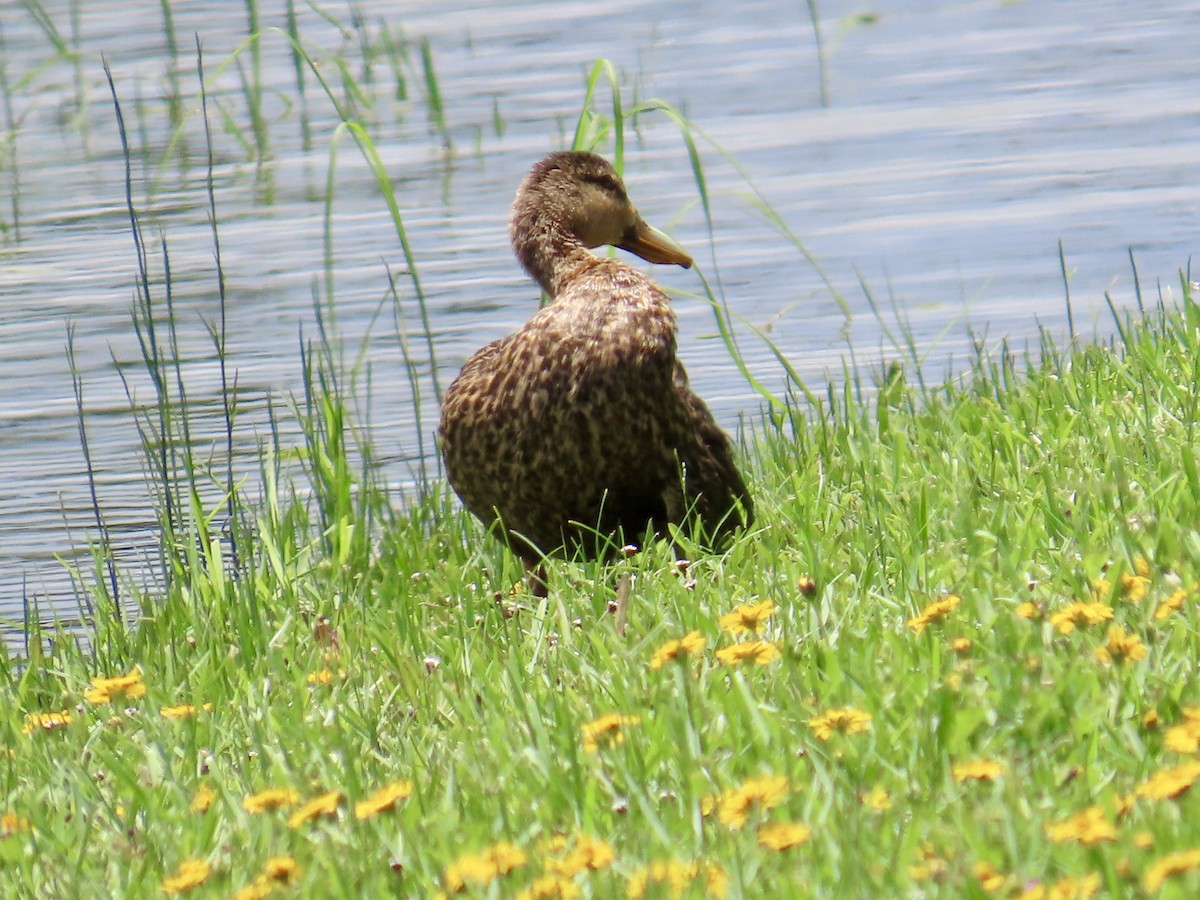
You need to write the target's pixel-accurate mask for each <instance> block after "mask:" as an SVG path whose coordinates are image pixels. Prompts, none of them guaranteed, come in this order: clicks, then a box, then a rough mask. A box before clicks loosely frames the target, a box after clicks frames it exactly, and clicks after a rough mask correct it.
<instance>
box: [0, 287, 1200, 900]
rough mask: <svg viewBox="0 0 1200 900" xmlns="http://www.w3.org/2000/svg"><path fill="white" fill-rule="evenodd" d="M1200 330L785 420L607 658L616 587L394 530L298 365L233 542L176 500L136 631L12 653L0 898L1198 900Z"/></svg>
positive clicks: (669, 566) (334, 398) (438, 505)
mask: <svg viewBox="0 0 1200 900" xmlns="http://www.w3.org/2000/svg"><path fill="white" fill-rule="evenodd" d="M1198 327H1200V308H1197V307H1196V306H1195V305H1194V304H1193V302H1192V300H1191V299H1190V298H1188V299H1187V300H1186V301H1185V304H1184V307H1183V309H1182V310H1181V311H1179V312H1162V311H1154V312H1151V313H1149V314H1148V316H1147V318H1146V319H1145V320H1141V321H1131V322H1128V323H1127V324H1126V326H1125V328H1124V331H1123V333H1122V338H1121V340H1120V341H1119V342H1118V343H1117V344H1116V345H1115V346H1110V347H1100V346H1096V347H1088V348H1084V349H1079V350H1077V351H1075V352H1071V353H1066V352H1061V351H1060V350H1059V349H1056V348H1055V347H1054V346H1052V345H1051V344H1049V343H1046V344H1045V345H1044V346H1043V347H1042V348H1041V353H1040V360H1039V361H1038V362H1037V363H1033V362H1031V361H1029V360H1020V359H1017V360H1014V359H1012V358H1010V357H996V358H991V357H987V356H984V355H983V354H981V356H980V359H979V360H977V362H976V364H975V365H974V367H973V369H972V370H971V371H970V372H969V373H968V374H967V375H965V376H964V377H963V378H962V379H960V380H958V381H956V382H955V383H953V384H949V385H946V386H945V387H942V388H938V389H931V390H928V391H925V392H917V391H914V390H909V389H905V388H903V387H902V386H900V385H899V384H896V385H894V386H892V387H890V388H888V389H887V390H885V391H884V393H883V394H882V398H881V401H880V404H879V406H878V409H868V408H867V407H866V406H864V405H863V404H861V403H860V402H859V401H858V400H856V399H855V391H854V386H853V385H852V384H851V385H847V386H846V388H845V390H844V391H842V392H840V393H832V394H831V395H830V397H829V398H827V400H826V403H825V407H824V408H823V409H820V410H815V409H813V408H811V407H808V406H805V407H799V406H797V407H794V408H792V409H791V411H790V412H791V416H790V417H784V418H783V419H781V420H780V423H779V425H778V427H777V428H774V429H768V431H767V432H766V433H763V434H761V435H760V436H759V437H758V439H757V441H756V442H755V443H754V445H753V447H752V448H751V456H752V459H751V461H750V470H751V472H752V481H753V486H754V490H755V493H756V498H757V506H758V510H759V517H758V521H759V524H758V525H757V527H756V530H755V531H754V532H753V533H752V534H749V535H745V536H744V537H742V538H741V539H740V540H739V541H738V542H737V544H736V545H735V546H734V547H733V548H732V549H731V550H730V551H729V552H728V553H727V554H726V555H725V556H724V557H721V558H696V559H694V560H693V561H692V562H691V564H690V565H688V566H686V568H685V567H683V566H680V565H678V564H677V563H676V562H675V560H674V558H673V557H672V556H671V554H670V552H669V550H668V548H667V547H665V546H659V547H654V548H651V549H650V550H648V551H647V552H645V553H643V554H642V555H640V556H638V557H635V558H633V559H630V560H628V561H627V562H626V563H623V564H622V565H624V566H627V567H629V569H630V570H632V571H633V572H634V573H635V574H636V575H637V579H636V586H635V589H634V593H633V600H632V603H631V606H630V609H629V625H628V629H627V632H626V634H625V635H624V636H620V635H618V634H617V632H616V630H615V629H614V627H613V621H612V617H611V616H610V615H609V613H608V612H607V608H608V604H609V601H610V598H611V596H612V593H613V592H612V585H613V581H614V577H615V574H616V570H614V569H611V568H610V569H605V568H601V567H595V566H568V565H564V566H561V567H559V568H558V569H556V571H555V572H554V577H555V587H554V589H553V590H552V591H551V595H550V597H549V598H548V599H547V600H545V601H537V600H534V599H533V598H531V597H530V596H528V595H527V594H524V593H522V592H520V591H517V592H513V591H512V589H511V588H512V585H513V582H514V581H515V580H516V579H517V577H518V575H519V571H518V567H517V566H516V565H515V564H514V562H513V561H512V560H511V559H510V558H509V557H508V556H507V555H506V554H505V553H504V552H503V551H501V550H500V549H499V548H498V547H497V546H496V545H494V544H493V543H492V542H490V541H489V540H487V539H485V537H484V535H483V534H482V533H481V531H480V529H479V528H478V527H477V526H476V524H475V523H474V522H472V521H469V520H468V519H467V518H466V517H465V516H464V515H463V514H462V513H461V511H459V510H458V508H457V507H456V506H455V505H454V504H452V503H451V502H450V501H449V499H448V498H447V497H445V496H444V495H436V494H435V495H434V496H432V497H429V498H426V499H425V500H423V501H421V502H420V503H417V504H415V505H413V506H411V507H407V508H403V509H398V508H397V507H396V506H395V504H394V498H392V497H389V496H388V495H387V493H386V492H385V491H384V490H383V488H382V487H381V486H380V485H379V484H377V483H375V481H374V480H373V478H372V476H371V474H370V473H371V471H372V470H371V468H370V466H369V464H368V463H365V462H363V461H362V460H363V459H364V458H366V459H368V460H369V457H370V454H369V452H365V453H364V452H362V448H358V449H355V448H356V444H355V441H354V433H353V431H352V430H351V429H350V424H349V421H348V418H347V417H346V416H345V415H344V411H345V408H346V405H347V403H348V398H346V397H344V396H340V395H339V393H338V384H339V382H338V381H337V380H336V379H333V378H332V377H320V375H321V372H322V370H321V368H320V361H319V359H318V360H315V361H313V362H312V365H313V366H314V377H313V378H312V380H311V383H312V384H313V385H314V390H313V393H312V395H311V396H310V397H309V398H307V404H304V403H302V404H301V405H300V407H299V408H298V409H297V410H296V414H297V415H298V416H300V417H301V419H302V421H303V423H304V426H305V433H306V435H307V438H306V440H305V442H304V444H303V446H299V447H293V448H275V449H271V448H266V449H265V450H264V468H263V477H262V484H263V485H264V488H263V490H262V493H261V495H260V496H257V497H255V498H242V499H241V500H240V501H239V505H238V510H239V511H238V513H237V515H235V516H234V517H233V519H232V520H231V521H230V522H224V523H223V521H222V517H223V514H224V511H225V510H227V509H228V506H227V502H226V498H224V497H219V498H218V500H217V501H215V502H211V503H207V504H206V501H204V500H203V499H202V495H203V491H200V490H195V489H190V490H186V491H184V492H183V495H182V496H183V500H184V502H183V503H182V507H183V508H182V509H180V510H177V513H176V518H175V523H176V525H175V528H174V530H173V532H172V533H171V534H170V543H169V545H168V546H165V548H164V565H165V566H166V575H167V579H166V580H167V582H168V588H167V591H166V596H165V597H164V598H154V599H149V598H147V599H146V600H145V601H144V602H143V607H142V610H141V620H140V622H139V623H138V624H137V625H136V626H135V627H129V626H127V625H125V624H122V623H121V622H119V621H117V619H116V618H115V617H114V616H112V615H111V614H108V615H107V616H106V611H105V607H104V604H103V603H99V604H98V606H97V610H96V614H97V617H98V620H97V626H96V633H95V636H94V641H93V647H92V649H91V651H87V652H85V651H84V650H81V649H78V648H76V646H75V645H74V643H73V642H72V641H70V640H64V639H59V640H56V641H53V642H51V643H50V649H49V650H48V651H46V652H35V653H34V654H33V655H32V657H31V659H30V660H29V661H28V664H27V665H24V666H20V667H18V666H17V665H16V664H15V663H13V662H11V661H6V662H5V663H4V667H5V678H4V680H3V687H0V690H2V691H3V693H4V702H3V709H4V712H3V713H2V714H0V734H2V737H0V742H2V747H3V748H4V749H3V750H0V777H2V778H3V784H4V793H5V805H4V808H3V810H0V812H2V813H3V814H4V820H3V829H2V830H0V834H3V835H4V837H3V838H2V839H0V886H2V887H3V891H4V893H5V895H6V896H35V895H36V896H78V897H92V896H95V897H106V896H124V895H153V894H157V893H158V892H160V890H162V889H164V888H166V889H187V886H188V885H189V884H191V883H193V882H194V883H196V885H197V886H196V887H194V888H191V891H192V892H193V894H194V895H196V896H223V895H232V894H233V893H234V892H235V891H238V890H240V889H243V888H252V889H255V890H257V891H259V893H260V895H261V894H262V893H263V892H267V891H269V890H278V891H280V892H285V891H286V892H291V893H293V894H295V895H301V896H322V897H328V896H347V897H361V896H381V895H387V894H389V893H395V894H398V895H402V896H430V895H433V894H434V893H436V892H438V891H442V892H447V893H453V892H454V891H455V890H458V889H460V888H461V889H462V890H464V891H465V892H466V893H467V894H468V895H473V896H485V895H486V896H531V895H532V896H576V895H578V892H582V894H583V895H584V896H597V897H600V896H614V895H621V894H628V895H630V896H640V895H642V893H643V892H644V893H645V895H646V896H670V895H675V892H676V889H677V888H678V889H682V890H683V892H684V893H685V894H686V895H696V896H701V895H705V894H711V895H721V894H725V895H727V896H742V895H747V896H768V895H769V896H810V895H817V896H901V895H912V894H917V895H943V896H982V895H985V894H990V895H996V896H1005V897H1007V896H1014V895H1015V896H1020V895H1023V894H1024V895H1026V896H1064V897H1066V896H1089V895H1092V894H1096V895H1098V896H1099V895H1109V896H1140V895H1153V894H1155V893H1157V892H1158V891H1160V890H1161V892H1162V895H1163V896H1186V895H1190V894H1192V893H1193V892H1194V891H1195V890H1197V889H1198V888H1200V874H1198V873H1195V872H1191V871H1190V870H1191V869H1192V868H1194V867H1197V866H1200V849H1197V848H1200V825H1198V824H1197V823H1198V822H1200V816H1198V815H1197V813H1198V812H1200V809H1198V808H1197V806H1196V804H1197V803H1198V802H1200V800H1198V799H1197V797H1196V796H1194V795H1192V793H1191V792H1190V791H1188V787H1189V786H1190V785H1191V783H1192V782H1193V781H1194V780H1195V779H1196V778H1198V777H1200V762H1198V761H1197V757H1196V755H1195V752H1196V748H1197V744H1198V743H1200V694H1198V692H1197V684H1196V674H1195V660H1196V658H1197V655H1198V652H1200V646H1198V643H1200V642H1198V631H1197V621H1198V619H1197V603H1196V591H1197V582H1198V581H1200V536H1198V533H1197V531H1196V530H1195V522H1196V521H1198V520H1200V476H1198V473H1197V467H1196V450H1195V447H1196V444H1195V440H1194V435H1193V427H1194V425H1193V423H1194V422H1195V418H1196V402H1197V393H1196V388H1195V385H1196V384H1197V382H1198V381H1200V378H1198V375H1200V373H1198V372H1197V365H1200V363H1198V362H1197V360H1200V352H1197V351H1198V349H1200V331H1198V330H1197V329H1198ZM296 460H298V461H299V463H298V464H297V463H296V462H294V461H296ZM222 528H224V529H225V532H226V536H227V534H228V532H229V530H230V528H232V533H233V534H234V536H235V544H236V546H237V553H238V562H239V565H238V568H237V569H236V570H235V569H234V567H233V566H231V564H230V562H231V560H230V553H231V550H230V544H229V542H228V541H227V540H223V539H222V533H221V529H222ZM100 571H101V572H103V569H102V568H101V569H100ZM101 582H103V579H101ZM754 642H760V643H754ZM33 646H34V647H35V648H36V647H37V646H38V642H36V641H35V642H34V644H33ZM111 676H125V677H124V678H123V679H117V680H115V681H105V680H103V678H104V677H111ZM381 790H386V791H388V792H387V793H384V794H382V795H381V794H380V793H378V792H380V791H381ZM268 791H274V792H275V793H263V792H268ZM1160 886H1161V887H1160ZM1052 890H1054V891H1058V893H1051V891H1052ZM529 891H532V892H534V893H533V894H529V893H523V892H529ZM539 891H541V892H542V893H537V892H539ZM555 891H557V893H555Z"/></svg>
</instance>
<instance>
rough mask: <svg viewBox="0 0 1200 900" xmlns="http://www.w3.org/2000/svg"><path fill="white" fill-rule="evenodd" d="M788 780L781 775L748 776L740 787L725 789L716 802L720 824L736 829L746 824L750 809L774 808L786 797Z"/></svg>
mask: <svg viewBox="0 0 1200 900" xmlns="http://www.w3.org/2000/svg"><path fill="white" fill-rule="evenodd" d="M787 793H788V782H787V778H786V777H785V776H783V775H766V776H764V777H762V778H750V779H748V780H746V781H744V782H742V784H741V786H740V787H736V788H734V789H733V790H730V791H726V792H725V793H724V794H722V795H721V799H720V801H719V802H718V804H717V818H718V819H719V820H720V821H721V824H722V825H725V826H726V827H728V828H732V829H734V830H737V829H738V828H741V827H742V826H743V825H745V824H746V820H747V819H748V818H749V817H750V811H751V810H752V809H754V808H755V807H756V806H757V807H758V808H759V809H764V810H766V809H774V808H775V807H776V806H778V805H779V804H780V803H782V802H783V800H784V798H785V797H787Z"/></svg>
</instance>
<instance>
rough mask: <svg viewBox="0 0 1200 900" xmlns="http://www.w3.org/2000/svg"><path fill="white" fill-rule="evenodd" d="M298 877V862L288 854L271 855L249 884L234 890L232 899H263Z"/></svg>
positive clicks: (294, 881) (293, 881)
mask: <svg viewBox="0 0 1200 900" xmlns="http://www.w3.org/2000/svg"><path fill="white" fill-rule="evenodd" d="M299 878H300V864H299V863H297V862H296V860H294V859H293V858H292V857H290V856H272V857H270V858H269V859H268V860H267V862H266V864H265V865H264V866H263V870H262V872H261V874H259V876H258V877H257V878H255V879H254V881H252V882H250V884H248V885H246V886H245V887H244V888H241V889H240V890H238V891H235V892H234V894H233V897H232V900H263V898H265V897H268V896H270V895H271V894H273V893H274V892H275V891H276V890H277V889H278V888H281V887H287V886H289V885H293V884H295V883H296V882H297V881H298V880H299Z"/></svg>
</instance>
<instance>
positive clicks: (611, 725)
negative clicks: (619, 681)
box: [580, 712, 642, 753]
mask: <svg viewBox="0 0 1200 900" xmlns="http://www.w3.org/2000/svg"><path fill="white" fill-rule="evenodd" d="M641 721H642V720H641V717H640V716H631V715H626V714H625V713H615V712H614V713H606V714H605V715H603V716H600V717H599V718H597V719H593V720H592V721H591V722H588V723H587V724H586V725H583V726H582V727H581V728H580V732H581V733H582V736H583V749H584V750H585V751H586V752H588V753H595V752H596V751H597V750H599V749H600V748H601V747H615V746H616V745H617V744H620V743H623V742H624V740H625V732H624V730H623V729H625V728H629V727H632V726H634V725H640V724H641Z"/></svg>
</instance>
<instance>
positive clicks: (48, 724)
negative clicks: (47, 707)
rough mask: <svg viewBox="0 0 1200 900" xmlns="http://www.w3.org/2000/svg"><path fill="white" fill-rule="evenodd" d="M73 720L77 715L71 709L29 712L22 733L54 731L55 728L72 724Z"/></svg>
mask: <svg viewBox="0 0 1200 900" xmlns="http://www.w3.org/2000/svg"><path fill="white" fill-rule="evenodd" d="M73 721H75V717H74V716H72V715H71V711H70V710H69V709H64V710H63V711H62V712H45V713H29V714H27V715H26V716H25V727H23V728H22V729H21V733H22V734H24V735H26V736H29V735H31V734H33V733H34V732H35V731H53V730H54V729H55V728H62V727H63V726H64V725H70V724H71V723H72V722H73Z"/></svg>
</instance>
